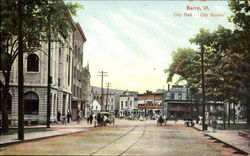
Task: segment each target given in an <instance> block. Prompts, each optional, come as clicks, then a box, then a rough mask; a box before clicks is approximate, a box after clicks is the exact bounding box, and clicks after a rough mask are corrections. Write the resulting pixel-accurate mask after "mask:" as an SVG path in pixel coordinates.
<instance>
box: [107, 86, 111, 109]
mask: <svg viewBox="0 0 250 156" xmlns="http://www.w3.org/2000/svg"><path fill="white" fill-rule="evenodd" d="M110 84H111V83H109V82H108V83H107V97H106V111H108V97H109V87H110V86H109V85H110Z"/></svg>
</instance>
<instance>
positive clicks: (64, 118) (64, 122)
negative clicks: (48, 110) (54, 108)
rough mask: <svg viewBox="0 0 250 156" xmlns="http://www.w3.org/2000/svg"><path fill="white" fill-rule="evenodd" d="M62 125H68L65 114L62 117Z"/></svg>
mask: <svg viewBox="0 0 250 156" xmlns="http://www.w3.org/2000/svg"><path fill="white" fill-rule="evenodd" d="M62 124H63V125H66V115H65V114H64V115H63V116H62Z"/></svg>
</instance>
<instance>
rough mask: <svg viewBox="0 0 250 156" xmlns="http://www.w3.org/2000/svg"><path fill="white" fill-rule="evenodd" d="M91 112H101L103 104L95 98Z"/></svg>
mask: <svg viewBox="0 0 250 156" xmlns="http://www.w3.org/2000/svg"><path fill="white" fill-rule="evenodd" d="M90 106H91V113H94V114H98V113H100V112H101V104H100V103H99V102H98V101H97V100H94V101H93V102H92V103H91V104H90Z"/></svg>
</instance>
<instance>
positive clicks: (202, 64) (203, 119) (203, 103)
mask: <svg viewBox="0 0 250 156" xmlns="http://www.w3.org/2000/svg"><path fill="white" fill-rule="evenodd" d="M201 81H202V82H201V83H202V84H201V87H202V130H203V131H204V130H205V129H207V127H206V128H205V120H206V119H205V118H206V115H205V74H204V47H203V45H202V46H201Z"/></svg>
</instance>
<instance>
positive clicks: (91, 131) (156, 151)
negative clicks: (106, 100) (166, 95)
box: [0, 120, 241, 156]
mask: <svg viewBox="0 0 250 156" xmlns="http://www.w3.org/2000/svg"><path fill="white" fill-rule="evenodd" d="M0 154H2V155H12V154H14V155H20V154H25V155H35V154H55V155H69V154H70V155H197V156H200V155H241V154H239V153H238V154H237V151H236V150H234V149H232V148H229V147H226V146H225V145H224V144H222V143H217V142H216V141H215V140H212V139H211V138H209V137H207V136H204V135H203V133H202V132H199V131H197V130H196V129H194V128H192V127H185V126H184V125H183V122H182V121H178V122H177V123H175V122H173V121H169V122H168V123H167V125H166V126H157V125H156V121H155V120H146V121H132V120H117V121H116V125H115V126H109V125H108V126H106V127H90V128H88V130H87V131H85V132H81V133H77V134H72V135H65V136H60V137H54V138H48V139H42V140H37V141H31V142H26V143H21V144H17V145H11V146H7V147H3V148H1V150H0Z"/></svg>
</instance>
